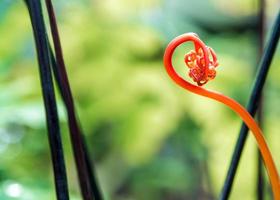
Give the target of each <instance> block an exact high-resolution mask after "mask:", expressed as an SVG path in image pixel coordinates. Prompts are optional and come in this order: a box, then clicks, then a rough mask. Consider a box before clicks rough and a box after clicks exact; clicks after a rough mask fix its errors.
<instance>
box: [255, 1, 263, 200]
mask: <svg viewBox="0 0 280 200" xmlns="http://www.w3.org/2000/svg"><path fill="white" fill-rule="evenodd" d="M264 29H265V0H259V15H258V33H257V37H258V44H259V48H258V54H257V55H258V58H260V57H261V56H262V54H263V46H264V35H265V30H264ZM263 105H264V96H263V94H261V97H260V103H259V108H258V112H257V121H258V124H259V126H260V127H261V128H262V126H263V120H264V112H263ZM264 188H265V180H264V172H263V163H262V157H261V152H260V151H259V149H257V184H256V194H257V195H256V199H257V200H264Z"/></svg>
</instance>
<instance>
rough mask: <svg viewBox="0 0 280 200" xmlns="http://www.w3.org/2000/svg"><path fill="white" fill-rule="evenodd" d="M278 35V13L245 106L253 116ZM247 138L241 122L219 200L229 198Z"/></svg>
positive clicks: (279, 17) (244, 126)
mask: <svg viewBox="0 0 280 200" xmlns="http://www.w3.org/2000/svg"><path fill="white" fill-rule="evenodd" d="M279 35H280V12H278V15H277V18H276V20H275V22H274V25H273V28H272V33H271V36H270V39H269V41H268V43H267V46H266V48H265V51H264V54H263V56H262V58H261V61H260V64H259V70H258V73H257V76H256V79H255V82H254V86H253V90H252V92H251V96H250V100H249V103H248V106H247V111H248V112H249V113H250V114H251V115H252V116H255V114H256V111H257V109H258V105H259V100H260V97H261V93H262V90H263V86H264V84H265V81H266V77H267V74H268V71H269V68H270V65H271V62H272V59H273V55H274V53H275V51H276V47H277V44H278V41H279ZM247 136H248V127H247V126H246V124H245V123H244V122H243V123H242V126H241V129H240V132H239V136H238V139H237V143H236V145H235V149H234V152H233V155H232V159H231V163H230V166H229V169H228V172H227V176H226V179H225V182H224V185H223V189H222V192H221V194H220V197H219V199H220V200H227V199H228V198H229V195H230V192H231V189H232V185H233V181H234V178H235V174H236V170H237V168H238V164H239V161H240V157H241V154H242V151H243V148H244V145H245V142H246V139H247Z"/></svg>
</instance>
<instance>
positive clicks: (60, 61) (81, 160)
mask: <svg viewBox="0 0 280 200" xmlns="http://www.w3.org/2000/svg"><path fill="white" fill-rule="evenodd" d="M45 2H46V6H47V11H48V16H49V20H50V26H51V33H52V38H53V45H54V50H55V57H54V55H53V52H52V49H51V47H50V45H49V51H50V54H51V58H52V67H53V71H54V75H55V79H56V81H57V83H58V88H59V91H60V94H61V96H62V100H63V102H64V105H65V107H66V110H67V116H68V125H69V130H70V138H71V142H72V147H73V152H74V157H75V162H76V167H77V171H78V177H79V182H80V189H81V192H82V196H83V199H85V200H92V199H97V200H99V199H102V197H101V193H100V190H99V188H98V184H97V180H96V176H95V174H94V168H93V166H92V164H91V161H90V158H89V155H88V152H87V148H86V143H85V140H84V137H83V134H82V131H81V128H80V126H79V122H78V118H77V115H76V112H75V106H74V100H73V95H72V92H71V88H70V84H69V80H68V76H67V71H66V66H65V62H64V58H63V52H62V47H61V42H60V37H59V31H58V27H57V23H56V17H55V13H54V8H53V5H52V2H51V0H45ZM46 37H47V36H46Z"/></svg>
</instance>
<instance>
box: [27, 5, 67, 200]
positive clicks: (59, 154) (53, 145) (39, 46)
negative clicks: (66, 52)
mask: <svg viewBox="0 0 280 200" xmlns="http://www.w3.org/2000/svg"><path fill="white" fill-rule="evenodd" d="M25 2H26V5H27V7H28V10H29V14H30V19H31V23H32V27H33V33H34V38H35V43H36V50H37V58H38V62H39V71H40V79H41V87H42V93H43V99H44V105H45V112H46V119H47V127H48V137H49V144H50V149H51V157H52V163H53V171H54V178H55V187H56V196H57V199H58V200H68V199H69V193H68V186H67V175H66V169H65V162H64V155H63V148H62V142H61V135H60V128H59V119H58V113H57V107H56V100H55V93H54V86H53V82H52V76H51V67H50V66H51V64H50V55H49V50H48V43H47V40H46V37H45V34H46V30H45V27H44V19H43V15H42V8H41V3H40V1H38V0H25Z"/></svg>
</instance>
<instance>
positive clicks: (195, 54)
mask: <svg viewBox="0 0 280 200" xmlns="http://www.w3.org/2000/svg"><path fill="white" fill-rule="evenodd" d="M206 48H207V50H208V55H204V53H203V50H202V49H201V48H199V47H198V48H196V50H195V51H194V50H191V51H190V52H189V53H187V54H186V55H185V63H186V65H187V66H188V68H189V70H190V71H189V76H190V77H191V78H192V79H193V81H194V82H196V83H197V85H199V86H202V85H204V84H205V83H207V82H208V81H209V80H212V79H214V78H215V76H216V70H215V68H216V67H217V66H218V65H219V64H218V62H217V56H216V53H215V52H214V50H213V49H212V48H211V47H206ZM205 56H208V58H209V63H207V64H206V62H205ZM210 56H211V58H210Z"/></svg>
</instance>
